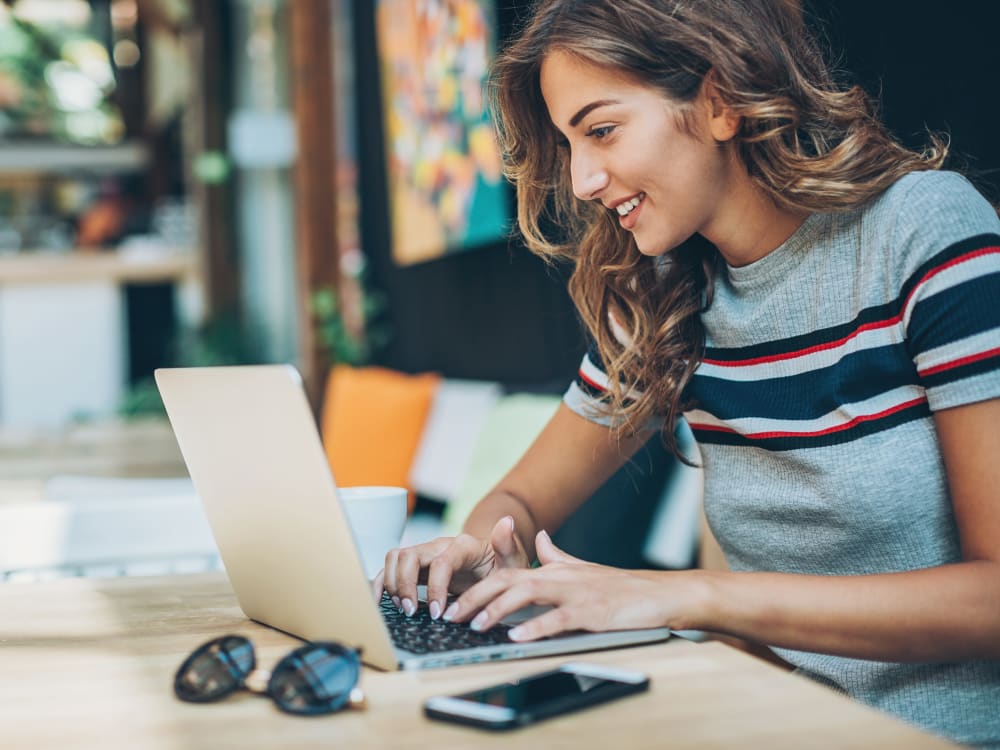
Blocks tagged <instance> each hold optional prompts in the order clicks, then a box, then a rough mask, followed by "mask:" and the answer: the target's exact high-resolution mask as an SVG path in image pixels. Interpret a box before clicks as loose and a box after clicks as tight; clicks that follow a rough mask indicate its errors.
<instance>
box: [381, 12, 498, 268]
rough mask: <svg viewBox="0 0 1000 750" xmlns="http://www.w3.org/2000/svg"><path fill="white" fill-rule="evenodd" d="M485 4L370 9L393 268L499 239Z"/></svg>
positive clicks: (490, 42) (490, 36)
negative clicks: (373, 19)
mask: <svg viewBox="0 0 1000 750" xmlns="http://www.w3.org/2000/svg"><path fill="white" fill-rule="evenodd" d="M495 26H496V14H495V8H494V6H493V0H377V5H376V31H377V43H378V51H379V61H380V67H381V81H382V102H383V111H384V127H385V143H386V162H387V169H388V185H389V200H390V204H391V206H390V210H391V217H392V245H393V247H392V254H393V258H394V260H395V261H396V262H397V263H399V264H410V263H417V262H420V261H425V260H429V259H432V258H437V257H440V256H441V255H443V254H445V253H452V252H458V251H462V250H468V249H471V248H475V247H480V246H482V245H484V244H486V243H489V242H492V241H496V240H497V239H498V238H501V237H503V236H504V235H505V233H506V232H507V230H508V227H509V221H510V218H509V208H508V200H509V199H508V192H507V188H506V185H505V183H504V180H503V177H502V175H501V169H500V166H501V165H500V156H499V152H498V150H497V143H496V136H495V133H494V130H493V126H492V124H491V122H490V117H489V114H488V111H487V102H486V96H485V88H484V87H485V84H486V78H487V75H488V69H489V64H490V61H491V60H492V57H493V54H494V52H495V49H496V41H495V37H496V29H495Z"/></svg>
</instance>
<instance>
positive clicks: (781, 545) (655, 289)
mask: <svg viewBox="0 0 1000 750" xmlns="http://www.w3.org/2000/svg"><path fill="white" fill-rule="evenodd" d="M493 83H494V93H495V98H496V104H497V109H498V111H499V115H500V118H499V119H500V122H499V126H500V132H501V140H502V144H503V147H504V151H505V154H506V158H507V164H508V171H509V174H510V176H511V178H512V179H513V180H515V181H516V184H517V191H518V199H519V201H518V206H519V209H518V211H519V215H518V221H519V226H520V229H521V231H522V233H523V235H524V236H525V238H526V241H527V242H528V244H529V246H530V247H531V248H532V249H533V250H535V251H536V252H538V253H540V254H542V255H544V256H546V257H568V258H571V259H572V260H573V262H574V263H575V271H574V275H573V278H572V281H571V292H572V294H573V297H574V300H575V302H576V304H577V306H578V308H579V310H580V313H581V316H582V318H583V320H584V321H585V323H586V324H587V327H588V329H589V332H590V334H591V337H592V339H593V346H592V347H591V351H590V353H589V354H588V356H587V358H585V360H584V363H583V366H582V367H581V370H580V376H579V377H578V379H577V381H576V382H575V383H574V384H573V385H572V386H571V387H570V389H569V391H568V392H567V394H566V396H565V399H564V404H563V406H562V407H561V408H560V410H559V411H558V413H557V414H556V415H555V416H554V418H553V419H552V421H551V423H550V424H549V425H548V426H547V427H546V429H545V430H544V431H543V432H542V434H541V435H540V436H539V438H538V440H537V441H536V442H535V444H534V445H533V446H532V447H531V448H530V450H529V451H528V452H527V454H526V455H525V456H524V458H523V459H522V460H521V461H520V463H518V465H517V466H516V467H515V468H514V469H513V470H512V471H511V472H510V473H509V475H507V476H506V477H505V478H504V479H503V480H502V481H501V482H500V484H499V485H498V486H497V487H496V488H495V489H494V490H493V491H492V492H491V493H490V494H489V495H487V496H486V497H485V498H484V499H483V500H482V501H481V502H480V503H479V505H478V506H477V507H476V509H475V510H474V511H473V513H472V514H471V516H470V517H469V519H468V521H467V523H466V525H465V529H464V531H465V533H464V534H463V535H461V536H459V537H456V538H447V539H438V540H435V541H433V542H430V543H428V544H424V545H420V546H417V547H414V548H410V549H402V550H394V551H393V552H390V553H389V555H388V556H387V557H386V568H385V571H384V577H383V578H380V579H378V580H377V582H376V588H377V590H378V593H379V594H381V589H382V586H383V585H384V588H385V590H386V591H388V592H389V594H390V595H392V596H393V597H395V601H396V602H397V604H398V605H399V606H400V607H401V608H403V609H404V610H405V611H407V612H408V613H412V611H413V610H414V604H413V603H414V602H415V601H416V585H417V583H418V580H419V581H423V580H426V582H427V585H428V601H429V606H430V609H431V614H432V616H435V617H437V616H444V617H445V618H446V619H451V620H456V621H469V622H470V623H471V626H472V627H473V628H476V629H484V628H488V627H490V626H492V625H494V624H495V623H497V622H498V621H499V620H500V619H501V618H502V617H504V616H505V615H507V614H508V613H510V612H512V611H514V610H516V609H518V608H520V607H522V606H524V605H527V604H529V603H537V604H544V605H551V607H552V608H551V609H550V610H549V611H547V612H546V613H545V614H542V615H540V616H538V617H535V618H534V619H532V620H530V621H528V622H526V623H524V624H523V625H521V626H519V627H518V628H515V629H514V630H513V631H511V634H510V636H511V638H512V639H515V640H531V639H536V638H541V637H544V636H547V635H550V634H553V633H556V632H559V631H562V630H568V629H586V630H605V629H617V628H644V627H654V626H662V625H668V626H670V627H672V628H675V629H687V628H694V629H701V630H709V631H717V632H723V633H728V634H731V635H733V636H737V637H740V638H745V639H748V640H751V641H757V642H762V643H766V644H769V645H770V646H772V647H773V648H774V649H775V650H776V651H777V652H778V653H779V654H780V655H781V656H782V657H783V658H785V659H786V660H788V661H789V662H791V663H792V664H793V665H795V666H796V667H797V668H798V669H799V670H800V671H801V672H803V673H804V674H807V675H809V676H811V677H813V678H815V679H817V680H820V681H822V682H824V683H826V684H828V685H831V686H835V687H837V688H839V689H841V690H844V691H846V692H847V693H848V694H850V695H852V696H854V697H856V698H858V699H860V700H863V701H865V702H867V703H870V704H872V705H874V706H877V707H879V708H881V709H883V710H885V711H888V712H890V713H893V714H895V715H897V716H899V717H901V718H903V719H905V720H907V721H910V722H913V723H916V724H918V725H920V726H923V727H925V728H927V729H928V730H930V731H933V732H936V733H939V734H941V735H944V736H947V737H950V738H952V739H955V740H958V741H961V742H967V743H972V744H977V745H981V746H994V747H1000V711H997V706H998V705H1000V661H998V659H1000V489H998V488H1000V461H998V460H997V457H998V456H1000V428H998V425H1000V309H998V308H1000V305H997V304H996V300H997V299H1000V221H998V218H997V215H996V213H995V212H994V210H993V209H992V208H991V207H990V206H989V204H988V203H987V202H986V201H985V200H984V199H983V198H982V197H981V196H979V194H978V193H977V192H976V191H975V190H974V189H973V188H972V187H971V186H970V185H969V183H968V182H966V181H965V180H964V178H962V177H960V176H958V175H956V174H954V173H948V172H941V171H937V170H938V169H939V167H940V166H941V164H942V161H943V159H944V148H943V147H942V146H941V144H940V143H938V142H936V141H935V142H934V144H933V148H931V149H929V150H928V152H927V153H925V154H915V153H912V152H910V151H907V150H905V149H904V148H902V147H901V146H899V145H897V144H896V143H895V142H894V141H893V140H892V139H891V138H890V137H889V136H888V135H887V134H886V132H885V131H884V129H883V127H882V126H881V125H880V124H879V123H878V122H877V120H876V119H875V118H874V117H873V116H872V115H871V113H870V108H869V105H868V103H867V101H866V99H865V97H864V95H863V94H862V92H861V91H860V90H857V89H849V90H844V89H841V88H838V86H837V85H835V83H834V82H833V80H832V78H831V76H830V74H829V72H828V71H827V70H826V68H825V67H824V64H823V62H822V59H821V56H820V55H819V53H818V52H817V49H816V46H815V44H814V42H813V41H812V40H811V38H810V37H809V35H808V34H807V32H806V30H805V28H804V25H803V23H802V20H801V17H800V16H799V15H798V13H797V11H796V10H795V9H794V7H793V6H792V4H786V3H784V2H777V1H776V0H725V1H723V0H717V1H710V0H704V1H703V2H682V1H681V0H609V1H608V2H601V1H595V0H589V1H583V2H581V1H579V0H543V1H542V2H540V3H539V4H538V6H537V8H536V11H535V14H534V16H533V18H532V19H531V21H530V22H529V23H528V24H527V26H526V27H525V28H524V30H523V32H522V33H521V35H520V36H519V38H518V39H517V40H516V41H515V43H514V44H513V45H512V46H511V47H510V48H509V49H508V50H507V51H506V52H505V54H504V55H503V56H502V57H501V59H500V60H499V61H498V64H497V66H496V69H495V72H494V79H493ZM680 414H684V415H685V416H686V418H687V420H688V422H689V424H690V425H691V427H692V429H693V431H694V433H695V435H696V437H697V438H698V440H699V445H700V451H701V461H702V464H703V466H704V471H705V509H706V513H707V516H708V519H709V522H710V524H711V526H712V529H713V531H714V532H715V535H716V537H717V538H718V540H719V542H720V545H721V546H722V548H723V551H724V552H725V553H726V557H727V560H728V562H729V564H730V567H731V568H732V570H733V571H734V572H731V573H730V572H725V573H723V572H709V571H680V572H666V571H625V570H617V569H613V568H607V567H603V566H597V565H592V564H589V563H586V562H584V561H581V560H578V559H575V558H572V557H570V556H568V555H566V554H565V553H563V552H562V551H560V550H558V549H557V548H555V547H554V546H553V544H552V542H551V540H550V539H549V537H548V534H547V532H546V529H554V528H556V527H558V526H559V524H560V523H561V522H562V521H563V520H564V519H565V518H566V517H567V516H568V515H569V514H570V513H571V512H572V511H573V510H574V509H575V508H576V507H577V506H579V505H580V504H581V503H582V502H583V501H584V500H585V499H586V498H587V497H588V496H589V495H590V494H591V493H592V492H593V491H594V490H595V489H596V488H597V487H598V486H599V485H600V484H601V483H602V482H603V481H604V480H605V479H606V478H608V477H609V476H610V475H611V474H612V473H613V472H614V471H615V470H616V469H618V468H619V467H620V466H621V465H622V463H623V462H624V461H626V460H628V458H629V457H630V456H631V455H632V453H633V452H634V451H635V450H636V449H637V448H638V447H639V446H640V445H641V444H642V443H643V442H644V441H645V440H646V439H647V437H648V436H649V435H650V434H651V432H650V431H651V430H655V429H657V427H659V428H660V429H662V433H663V435H664V436H665V438H666V439H667V440H668V441H672V439H673V438H672V436H673V427H674V424H675V422H676V420H677V418H678V416H679V415H680ZM675 447H676V446H675ZM536 557H537V559H538V561H539V563H540V566H538V567H537V568H529V567H528V562H529V561H530V560H533V559H535V558H536ZM449 590H451V591H453V592H456V593H458V592H464V593H462V595H461V596H460V597H459V598H458V599H457V600H456V601H455V602H454V603H453V604H452V605H451V606H450V607H449V608H448V609H447V610H446V611H444V605H445V601H446V595H447V592H448V591H449Z"/></svg>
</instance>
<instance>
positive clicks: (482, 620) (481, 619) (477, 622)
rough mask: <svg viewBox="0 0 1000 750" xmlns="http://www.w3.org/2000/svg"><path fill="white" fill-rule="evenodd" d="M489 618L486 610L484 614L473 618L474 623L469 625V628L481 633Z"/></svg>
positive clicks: (481, 613)
mask: <svg viewBox="0 0 1000 750" xmlns="http://www.w3.org/2000/svg"><path fill="white" fill-rule="evenodd" d="M487 617H488V615H487V614H486V610H485V609H484V610H483V611H482V612H480V613H479V614H478V615H476V616H475V617H474V618H473V620H472V622H470V623H469V627H470V628H472V629H473V630H475V631H476V632H479V631H480V630H482V629H483V625H485V624H486V618H487Z"/></svg>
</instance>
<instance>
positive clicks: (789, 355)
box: [702, 247, 1000, 367]
mask: <svg viewBox="0 0 1000 750" xmlns="http://www.w3.org/2000/svg"><path fill="white" fill-rule="evenodd" d="M993 253H1000V247H983V248H980V249H978V250H972V251H970V252H967V253H965V254H964V255H960V256H958V257H957V258H952V259H951V260H949V261H948V262H946V263H942V264H941V265H940V266H937V267H936V268H932V269H931V270H930V271H928V272H927V273H925V274H924V276H923V278H921V279H920V281H918V282H917V285H916V286H915V287H913V290H912V291H911V292H910V294H909V295H908V296H907V297H906V301H905V302H904V303H903V306H902V308H901V310H906V309H907V308H908V307H909V306H910V300H911V299H913V296H914V295H915V294H916V293H917V292H918V291H919V290H920V287H922V286H923V285H924V284H926V283H927V282H928V281H929V280H930V279H931V278H933V277H934V276H937V275H938V274H939V273H941V272H942V271H946V270H948V269H949V268H952V267H954V266H957V265H959V264H961V263H965V262H967V261H970V260H973V259H974V258H978V257H980V256H983V255H991V254H993ZM902 319H903V314H902V312H900V313H899V314H898V315H894V316H892V317H891V318H888V319H886V320H877V321H874V322H872V323H865V324H864V325H863V326H859V327H858V328H857V329H856V330H854V331H852V332H851V333H849V334H848V335H847V336H845V337H844V338H842V339H840V340H838V341H830V342H827V343H825V344H815V345H813V346H810V347H807V348H805V349H800V350H798V351H794V352H783V353H781V354H770V355H765V356H763V357H752V358H750V359H740V360H734V361H723V360H718V359H704V360H702V361H703V362H705V363H707V364H710V365H715V366H717V367H750V366H752V365H761V364H766V363H768V362H781V361H783V360H786V359H795V358H796V357H804V356H806V355H808V354H813V353H815V352H821V351H824V350H827V349H836V348H837V347H839V346H843V345H844V344H846V343H847V342H848V341H850V340H851V339H853V338H855V337H856V336H857V335H858V334H860V333H862V332H863V331H871V330H875V329H878V328H888V327H890V326H894V325H896V324H897V323H899V322H900V321H901V320H902Z"/></svg>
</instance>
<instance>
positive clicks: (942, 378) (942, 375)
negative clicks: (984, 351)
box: [921, 354, 1000, 388]
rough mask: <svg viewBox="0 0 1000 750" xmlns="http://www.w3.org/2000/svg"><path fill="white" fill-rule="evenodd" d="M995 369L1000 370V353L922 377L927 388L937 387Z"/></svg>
mask: <svg viewBox="0 0 1000 750" xmlns="http://www.w3.org/2000/svg"><path fill="white" fill-rule="evenodd" d="M994 370H1000V354H995V355H993V356H992V357H985V358H983V359H980V360H976V361H975V362H969V363H968V364H965V365H959V366H957V367H952V368H949V369H947V370H939V371H938V372H935V373H934V374H933V375H925V376H924V377H922V378H921V382H923V384H924V387H925V388H937V387H938V386H942V385H946V384H947V383H954V382H956V381H958V380H963V379H965V378H971V377H973V376H974V375H982V374H983V373H986V372H993V371H994Z"/></svg>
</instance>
